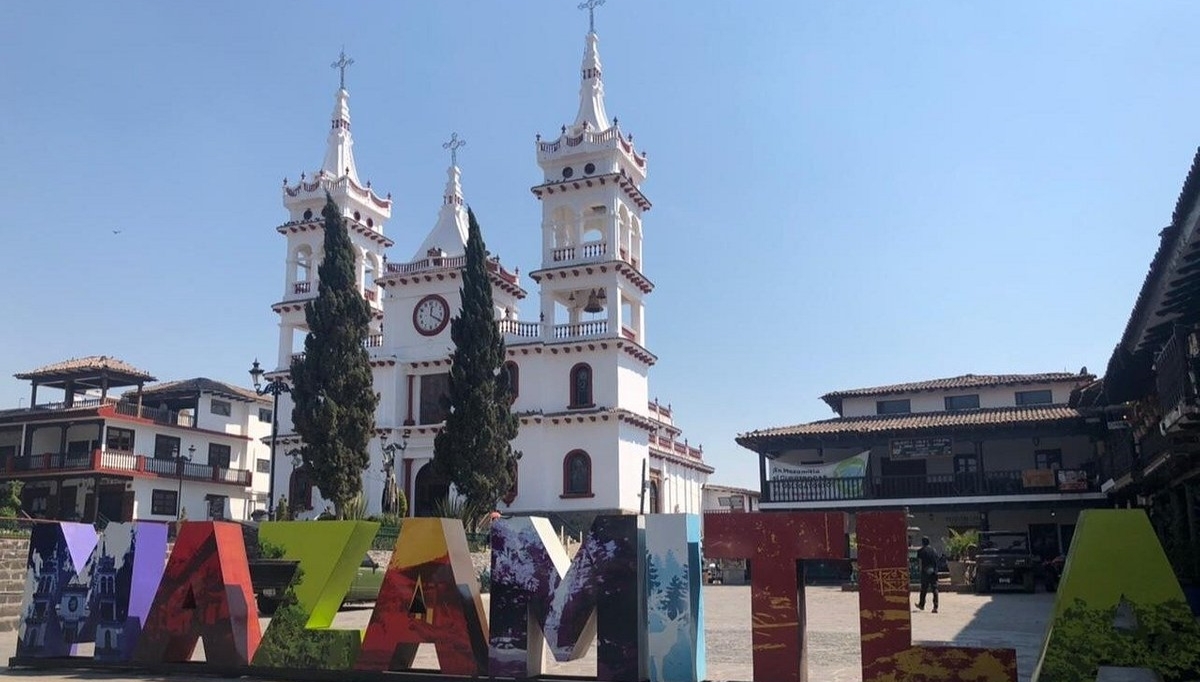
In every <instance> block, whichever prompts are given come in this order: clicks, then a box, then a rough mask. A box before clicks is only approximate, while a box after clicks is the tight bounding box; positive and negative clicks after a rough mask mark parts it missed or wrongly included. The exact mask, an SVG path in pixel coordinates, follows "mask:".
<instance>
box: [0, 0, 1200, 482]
mask: <svg viewBox="0 0 1200 682" xmlns="http://www.w3.org/2000/svg"><path fill="white" fill-rule="evenodd" d="M576 4H577V2H575V1H574V0H555V1H553V2H551V1H550V0H521V1H520V2H518V1H516V0H510V1H509V2H483V1H475V2H466V1H458V0H456V1H450V0H438V1H436V2H434V1H432V0H429V1H426V2H404V3H391V2H386V3H385V2H376V3H348V2H347V3H328V2H321V3H318V2H260V3H246V2H232V1H228V2H224V1H220V2H219V1H208V2H203V3H199V2H193V3H159V2H113V3H61V2H38V3H16V4H9V5H6V7H5V9H4V20H3V21H2V22H0V64H3V65H4V66H3V69H2V70H0V88H2V89H3V92H5V93H6V96H5V99H6V105H5V106H4V107H0V160H2V167H3V170H0V180H2V181H0V203H2V204H3V205H4V206H5V207H6V211H5V213H6V215H7V217H6V219H5V220H4V221H3V226H2V227H0V247H2V248H0V252H2V253H3V254H4V258H3V261H4V262H3V265H0V287H2V288H3V291H4V292H5V295H4V296H3V298H2V299H0V301H2V302H0V313H2V315H3V319H4V320H5V327H4V331H3V332H2V335H0V406H5V407H15V406H17V404H18V402H19V401H20V399H21V398H25V399H27V397H28V387H27V385H26V384H24V383H22V382H18V381H16V380H15V379H12V378H8V377H11V375H12V374H13V373H15V372H19V371H23V370H28V369H32V368H34V367H38V366H40V365H43V364H47V363H50V362H55V361H58V360H62V359H66V358H69V357H75V356H83V355H93V354H109V355H115V356H117V357H120V358H122V359H124V360H126V361H128V362H130V363H132V364H134V365H136V366H138V367H142V368H144V369H147V370H148V371H150V372H151V373H153V374H155V375H156V376H157V377H158V378H160V379H164V380H165V379H177V378H186V377H192V376H208V377H211V378H215V379H220V380H225V381H232V382H242V383H248V375H247V374H246V370H247V368H248V367H249V365H250V361H251V360H253V359H254V357H255V356H258V357H262V358H270V357H273V356H274V354H275V348H276V345H277V340H276V339H277V327H276V318H275V316H274V314H273V313H272V312H271V310H270V307H269V306H270V304H271V303H272V302H274V301H275V300H277V299H278V298H279V297H280V295H281V292H282V287H283V276H284V257H285V254H284V240H283V239H282V238H281V237H279V236H278V235H277V234H276V233H275V231H274V227H275V226H276V225H278V224H280V223H281V222H283V221H284V220H285V219H286V215H285V213H284V211H283V208H282V205H281V200H280V184H281V182H282V180H283V178H284V177H288V178H289V179H291V180H292V181H294V180H295V179H296V178H297V177H298V176H299V174H300V172H301V171H305V170H308V171H311V170H312V169H314V168H316V167H317V166H319V164H320V162H321V159H322V155H323V150H324V141H325V135H326V132H327V127H328V116H329V111H330V109H331V108H332V104H333V95H334V91H335V89H336V87H337V73H336V72H335V71H333V70H331V69H330V68H329V64H330V62H332V61H333V60H335V59H336V58H337V55H338V51H339V50H340V49H341V47H342V45H343V44H345V47H346V51H347V53H348V54H349V55H350V56H351V57H353V58H354V60H355V65H354V66H353V67H352V68H351V69H350V71H349V72H348V74H347V85H348V89H349V90H350V93H351V109H352V115H353V120H354V135H355V142H356V145H355V150H356V155H357V161H358V168H359V173H360V175H361V176H362V177H363V179H364V180H365V179H371V180H372V181H373V182H374V186H375V187H376V188H377V189H380V190H383V191H390V192H391V193H392V195H393V198H394V199H395V210H394V213H393V219H392V221H391V223H390V224H389V225H388V234H389V236H391V237H392V238H393V239H395V241H396V243H397V245H396V247H395V248H394V249H393V254H394V255H393V260H400V259H406V258H407V257H408V255H409V254H410V253H411V252H412V251H413V250H414V249H415V248H416V247H417V245H418V244H419V243H420V241H421V239H422V238H423V237H424V235H425V233H426V232H427V231H428V230H429V229H430V228H431V227H432V225H433V223H434V219H435V216H436V213H437V209H438V205H439V202H440V194H441V190H442V186H443V183H444V181H445V167H446V164H447V158H446V153H445V152H444V151H443V150H442V148H441V143H442V142H443V141H444V140H446V139H447V138H448V137H449V135H450V132H451V131H457V132H458V133H459V134H460V135H461V136H462V137H464V138H466V139H467V140H468V144H467V146H466V147H465V148H464V149H463V150H461V151H460V152H459V159H460V165H461V166H462V167H463V173H464V175H463V183H464V188H465V192H466V195H467V199H468V201H469V203H470V204H471V205H472V207H473V208H474V209H475V212H476V214H477V215H478V217H479V220H480V223H481V225H482V226H483V230H484V236H485V239H486V240H487V243H488V247H489V249H490V250H491V251H492V252H493V253H497V254H499V255H500V256H501V257H502V259H503V261H504V263H505V264H506V265H508V266H509V267H510V268H511V267H514V266H516V267H520V269H521V271H522V272H523V273H524V272H528V271H530V270H532V269H534V268H535V267H536V266H537V264H538V259H539V257H540V236H539V229H540V207H539V205H538V202H537V201H536V199H535V198H534V197H533V196H532V195H531V194H530V192H529V187H530V186H532V185H534V184H536V183H537V182H538V181H539V178H540V174H539V170H538V168H537V165H536V163H535V156H534V146H533V145H534V134H535V133H538V132H542V133H545V134H547V135H553V134H556V132H557V130H558V128H559V126H560V125H561V124H563V123H566V122H569V121H570V120H571V119H573V117H574V114H575V111H576V106H577V92H578V78H579V76H578V69H579V61H580V57H581V54H582V50H583V36H584V33H585V31H586V27H587V17H586V13H584V12H580V11H578V10H577V9H576V8H575V6H576ZM747 8H753V11H748V10H747ZM596 24H597V31H598V33H599V35H600V41H601V42H600V51H601V57H602V60H603V63H604V78H605V88H606V92H607V106H608V112H609V114H610V115H615V116H618V117H619V118H620V119H621V126H622V128H623V129H625V130H627V131H631V132H633V133H634V135H635V141H636V143H637V145H638V146H639V147H641V148H643V149H645V150H647V151H648V152H649V160H650V179H649V180H648V181H647V183H646V184H645V186H644V190H645V191H646V193H647V195H648V196H649V197H650V199H651V200H652V201H653V202H654V204H655V206H654V209H653V210H652V211H651V212H650V213H649V214H648V215H647V217H646V221H645V270H646V273H647V275H648V276H649V277H650V278H651V279H652V280H653V281H654V282H655V284H656V285H657V289H656V290H655V292H654V293H653V294H652V295H651V296H650V297H649V298H648V300H647V337H648V345H649V347H650V349H651V350H652V351H653V352H655V353H656V354H658V356H659V358H660V359H659V363H658V364H657V365H656V366H655V367H654V368H653V370H652V373H651V394H652V396H657V397H658V398H660V399H661V400H662V401H663V402H670V403H671V404H672V405H673V406H674V407H675V408H676V416H677V420H678V422H679V424H680V425H681V426H682V427H683V428H684V429H685V432H686V434H687V436H688V438H689V440H690V441H691V443H692V444H696V443H702V444H703V445H704V448H705V453H706V457H707V458H708V459H709V460H710V462H711V463H712V464H713V465H715V466H716V467H717V469H718V471H717V474H716V475H715V476H714V477H713V480H714V481H716V482H721V483H726V484H733V485H743V486H748V487H757V462H756V458H755V457H754V456H753V455H752V454H751V453H749V452H748V451H745V450H742V449H741V448H739V447H738V446H737V445H736V444H735V443H734V442H733V438H734V436H735V435H736V434H737V433H739V432H742V431H746V430H750V429H755V428H763V427H769V426H779V425H783V424H789V423H797V422H801V421H809V420H813V419H821V418H826V417H828V416H831V413H830V412H829V410H828V408H827V407H826V406H825V405H824V404H823V403H821V402H820V401H819V400H818V396H820V395H821V394H823V393H825V392H827V391H831V390H836V389H846V388H853V387H859V386H870V385H877V384H885V383H892V382H898V381H907V380H917V379H923V378H933V377H941V376H953V375H956V374H962V373H967V372H974V373H988V372H1042V371H1060V370H1069V371H1076V370H1078V369H1079V368H1080V367H1081V366H1083V365H1087V367H1088V368H1089V369H1090V370H1092V371H1097V372H1098V371H1101V370H1102V368H1103V365H1104V363H1105V362H1106V360H1107V358H1108V355H1109V353H1110V352H1111V350H1112V348H1113V346H1114V345H1115V343H1116V341H1117V338H1118V336H1119V334H1120V332H1121V330H1122V329H1123V327H1124V324H1125V322H1126V319H1127V316H1128V313H1129V310H1130V308H1131V307H1132V305H1133V300H1134V298H1135V296H1136V294H1137V291H1138V288H1139V286H1140V284H1141V281H1142V279H1143V277H1144V276H1145V273H1146V269H1147V267H1148V264H1149V261H1150V257H1151V255H1152V254H1153V252H1154V249H1155V247H1156V245H1157V232H1158V230H1160V229H1161V228H1162V227H1163V226H1165V225H1166V224H1167V223H1168V222H1169V220H1170V216H1171V211H1172V208H1173V206H1174V202H1175V199H1176V197H1177V196H1178V193H1179V189H1180V187H1181V185H1182V183H1183V179H1184V177H1185V175H1186V172H1187V169H1188V166H1189V164H1190V163H1191V159H1192V156H1193V154H1194V152H1195V149H1196V145H1197V142H1198V141H1200V116H1198V115H1197V112H1200V88H1197V87H1196V81H1197V75H1196V72H1197V66H1198V65H1200V42H1197V41H1196V40H1195V39H1194V36H1193V35H1192V33H1193V29H1194V27H1195V26H1196V25H1198V24H1200V3H1195V2H1187V1H1182V0H1179V1H1164V2H1156V3H1133V2H1106V1H1101V0H1086V1H1084V0H1080V1H1078V2H1069V1H1060V2H1055V3H1045V2H1006V3H991V4H989V5H988V6H983V5H982V4H981V3H962V2H949V1H946V2H941V1H925V2H895V1H894V0H888V1H878V2H865V1H861V2H852V3H850V2H794V1H791V0H788V1H782V0H781V1H778V2H775V1H772V2H768V1H766V0H758V1H756V2H754V3H720V4H718V3H702V4H686V5H685V4H683V3H667V2H645V1H642V2H634V1H633V0H609V2H608V4H607V5H605V6H604V7H602V8H600V10H598V12H597V17H596ZM113 230H121V234H117V235H114V234H113ZM523 284H524V285H525V286H526V288H527V289H530V290H531V291H532V290H534V289H535V286H534V285H533V283H532V282H531V281H528V280H526V281H524V282H523ZM525 308H526V310H525V317H526V319H528V318H529V317H530V315H531V311H534V310H535V309H536V305H526V306H525Z"/></svg>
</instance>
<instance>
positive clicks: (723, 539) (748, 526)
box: [704, 512, 846, 682]
mask: <svg viewBox="0 0 1200 682" xmlns="http://www.w3.org/2000/svg"><path fill="white" fill-rule="evenodd" d="M704 553H705V556H706V557H709V558H714V559H749V560H750V562H751V564H750V609H751V611H752V612H753V614H754V620H753V625H751V641H752V642H753V646H754V651H753V665H754V679H755V680H759V681H763V682H765V681H767V680H771V681H772V682H775V681H779V682H806V680H807V679H808V634H807V628H806V627H805V614H804V592H803V591H802V589H801V588H802V586H803V580H802V576H803V568H802V566H798V565H797V563H796V562H797V561H799V560H800V559H844V558H845V557H846V515H845V514H843V513H841V512H788V513H780V514H712V515H710V516H706V517H705V519H704Z"/></svg>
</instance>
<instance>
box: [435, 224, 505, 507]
mask: <svg viewBox="0 0 1200 682" xmlns="http://www.w3.org/2000/svg"><path fill="white" fill-rule="evenodd" d="M467 216H468V218H469V228H468V232H467V254H466V265H465V268H464V271H463V283H462V291H461V294H462V295H461V298H462V310H461V311H460V312H459V314H458V315H457V316H455V317H454V318H453V319H451V320H450V338H451V340H453V341H454V353H453V354H452V356H451V359H452V362H451V365H450V386H449V405H450V413H449V414H448V415H447V417H446V424H445V426H444V427H443V428H442V431H441V433H439V434H438V435H437V437H436V438H435V439H434V441H433V453H434V454H433V462H434V466H435V467H437V470H438V471H439V472H441V473H442V474H443V475H444V476H445V477H446V478H447V480H449V481H450V482H451V483H453V484H454V486H455V488H457V489H458V493H459V495H461V496H463V497H464V498H466V507H467V509H468V510H469V513H471V514H473V515H476V516H478V515H481V514H483V513H486V512H488V511H490V510H492V509H495V506H496V502H497V501H498V500H500V498H502V497H504V495H505V494H507V493H508V491H509V490H510V489H511V488H512V485H513V470H512V464H513V462H514V453H513V450H512V443H511V441H512V439H514V438H516V437H517V428H518V426H519V423H520V422H519V421H518V420H517V416H516V415H514V414H513V413H512V411H511V410H510V409H509V406H510V405H511V404H512V397H511V392H510V389H509V383H508V373H507V372H505V371H504V336H503V335H502V334H501V333H500V328H499V326H498V325H497V324H496V318H495V314H494V312H493V310H494V303H493V301H492V286H491V282H490V281H489V280H488V272H487V250H486V248H485V247H484V244H483V235H482V234H481V233H480V230H479V223H478V222H476V220H475V213H474V212H473V211H471V210H470V209H467Z"/></svg>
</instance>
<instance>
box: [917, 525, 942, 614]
mask: <svg viewBox="0 0 1200 682" xmlns="http://www.w3.org/2000/svg"><path fill="white" fill-rule="evenodd" d="M917 560H918V561H920V563H921V598H920V599H919V600H917V608H918V609H921V610H922V611H924V610H925V592H926V591H931V592H933V611H932V613H937V609H938V589H937V583H938V572H937V560H938V556H937V552H936V551H935V550H934V549H933V548H932V547H930V546H929V538H928V537H923V538H921V549H919V550H917Z"/></svg>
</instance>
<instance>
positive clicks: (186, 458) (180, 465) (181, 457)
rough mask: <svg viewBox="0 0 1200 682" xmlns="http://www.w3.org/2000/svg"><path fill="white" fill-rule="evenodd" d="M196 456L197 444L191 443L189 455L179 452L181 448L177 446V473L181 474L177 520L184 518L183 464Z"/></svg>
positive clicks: (176, 494)
mask: <svg viewBox="0 0 1200 682" xmlns="http://www.w3.org/2000/svg"><path fill="white" fill-rule="evenodd" d="M195 456H196V446H195V445H189V446H188V453H187V455H186V456H185V455H181V454H179V448H175V473H177V474H179V489H178V490H176V491H175V520H176V521H182V520H183V465H184V463H185V462H191V461H192V458H193V457H195Z"/></svg>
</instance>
